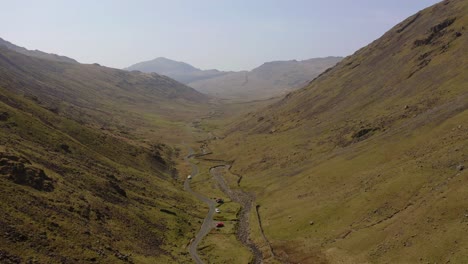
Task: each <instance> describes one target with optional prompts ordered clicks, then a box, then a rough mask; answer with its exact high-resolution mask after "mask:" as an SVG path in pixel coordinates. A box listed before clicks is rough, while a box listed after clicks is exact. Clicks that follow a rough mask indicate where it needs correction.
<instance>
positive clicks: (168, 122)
mask: <svg viewBox="0 0 468 264" xmlns="http://www.w3.org/2000/svg"><path fill="white" fill-rule="evenodd" d="M0 85H1V86H2V87H4V88H5V89H8V90H10V91H13V92H14V93H18V94H24V95H25V96H28V97H30V98H35V99H37V102H39V103H40V104H41V105H43V106H45V107H47V108H49V109H51V110H52V111H54V112H56V113H58V114H60V115H64V116H67V117H69V118H72V119H74V120H76V121H78V122H80V123H82V124H87V125H93V126H100V128H103V129H105V130H109V131H110V132H111V133H114V134H123V135H124V136H125V135H127V134H128V133H130V132H132V134H134V135H138V136H139V137H140V138H145V137H149V136H151V135H149V134H151V133H150V132H151V131H149V130H152V131H156V133H158V134H160V136H164V135H166V136H172V134H176V133H175V131H181V130H182V129H181V128H180V127H179V124H178V123H179V122H184V121H186V120H191V119H192V118H193V117H194V116H197V115H199V113H200V111H203V109H202V108H201V107H200V106H201V105H202V104H204V103H206V102H207V101H208V98H207V97H206V96H205V95H203V94H201V93H199V92H197V91H195V90H194V89H192V88H190V87H188V86H185V85H183V84H181V83H178V82H176V81H174V80H172V79H170V78H168V77H165V76H161V75H158V74H146V73H136V72H127V71H123V70H117V69H112V68H107V67H102V66H99V65H83V64H77V63H63V62H54V61H49V60H42V59H38V58H34V57H29V56H25V55H23V54H19V53H16V52H14V51H11V50H8V49H6V48H2V47H0Z"/></svg>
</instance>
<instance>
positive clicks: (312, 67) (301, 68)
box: [188, 57, 342, 99]
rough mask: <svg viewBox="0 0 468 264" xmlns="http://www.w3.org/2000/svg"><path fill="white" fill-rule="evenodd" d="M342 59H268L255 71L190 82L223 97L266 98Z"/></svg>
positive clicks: (291, 88) (191, 84)
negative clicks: (270, 60)
mask: <svg viewBox="0 0 468 264" xmlns="http://www.w3.org/2000/svg"><path fill="white" fill-rule="evenodd" d="M340 60H342V58H341V57H326V58H315V59H309V60H303V61H296V60H291V61H274V62H267V63H264V64H263V65H261V66H259V67H257V68H255V69H253V70H252V71H243V72H232V73H228V74H225V75H221V76H217V77H213V78H209V79H201V80H198V81H194V82H190V83H189V84H188V85H189V86H191V87H193V88H195V89H197V90H198V91H200V92H202V93H205V94H209V95H213V96H218V97H222V98H231V99H267V98H270V97H274V96H278V95H281V94H285V93H287V92H290V91H293V90H295V89H298V88H301V87H303V86H304V85H306V84H307V83H308V82H310V81H311V80H312V79H313V78H315V77H317V75H319V74H320V73H322V72H323V71H325V70H326V69H328V68H330V67H332V66H334V65H335V64H336V63H338V62H339V61H340Z"/></svg>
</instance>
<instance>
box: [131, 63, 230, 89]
mask: <svg viewBox="0 0 468 264" xmlns="http://www.w3.org/2000/svg"><path fill="white" fill-rule="evenodd" d="M125 70H128V71H141V72H146V73H151V72H154V73H158V74H162V75H166V76H169V77H171V78H173V79H175V80H177V81H179V82H182V83H185V84H189V83H191V82H193V81H197V80H200V79H209V78H213V77H216V76H222V75H224V74H226V72H222V71H218V70H200V69H198V68H195V67H193V66H192V65H190V64H187V63H185V62H178V61H173V60H170V59H166V58H163V57H159V58H156V59H154V60H150V61H145V62H140V63H137V64H134V65H132V66H130V67H128V68H126V69H125Z"/></svg>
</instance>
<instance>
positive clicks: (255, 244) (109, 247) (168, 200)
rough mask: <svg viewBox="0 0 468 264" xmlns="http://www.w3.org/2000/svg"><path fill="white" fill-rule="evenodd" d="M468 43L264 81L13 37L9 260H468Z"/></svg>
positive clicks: (0, 174)
mask: <svg viewBox="0 0 468 264" xmlns="http://www.w3.org/2000/svg"><path fill="white" fill-rule="evenodd" d="M467 29H468V1H466V0H449V1H443V2H441V3H439V4H436V5H434V6H431V7H428V8H426V9H424V10H421V11H419V12H417V13H416V14H414V15H413V16H411V17H409V18H407V19H405V20H404V21H402V22H401V23H399V24H397V25H396V26H395V27H393V28H392V29H390V30H389V31H388V32H386V33H385V34H383V35H382V37H380V38H379V39H377V40H375V41H373V42H372V43H370V44H369V45H367V46H365V47H363V48H361V49H360V50H358V51H356V52H355V53H354V54H353V55H351V56H348V57H346V58H344V59H342V58H336V57H329V58H321V59H311V60H306V61H281V62H269V63H265V64H263V65H261V66H260V67H258V68H256V69H254V70H252V71H248V72H247V71H245V72H220V71H216V70H211V71H203V70H200V69H197V68H195V67H193V66H190V65H188V64H186V63H182V62H174V61H171V60H168V59H164V58H158V59H156V60H154V61H151V62H147V63H142V64H139V66H138V67H141V69H147V70H148V71H150V73H146V72H141V71H133V70H131V71H126V70H119V69H113V68H108V67H103V66H100V65H98V64H80V63H78V62H76V61H75V60H73V59H69V58H67V57H60V56H58V57H57V56H56V55H53V54H48V53H46V52H41V51H30V50H26V49H24V48H21V47H18V46H16V45H14V44H11V43H9V42H7V41H3V40H2V41H1V43H3V44H0V188H1V192H0V210H1V212H2V214H1V216H0V263H15V264H16V263H67V264H68V263H71V264H75V263H76V264H78V263H112V264H113V263H193V262H195V263H197V264H200V263H210V264H211V263H214V264H221V263H222V264H224V263H239V264H241V263H242V264H244V263H255V264H260V263H265V264H270V263H271V264H277V263H306V264H309V263H310V264H312V263H313V264H315V263H323V264H335V263H337V264H338V263H359V264H360V263H468V239H466V234H467V233H468V202H467V198H468V187H467V186H468V170H467V169H466V167H467V166H468V86H467V84H468V63H467V61H468V52H467V47H468V31H467ZM335 64H336V65H335ZM333 65H334V66H333ZM146 66H148V68H146ZM152 67H154V68H158V69H159V70H160V71H164V73H165V74H157V73H152V72H151V71H152V70H151V69H152ZM328 67H332V68H330V69H328V70H325V69H326V68H328ZM145 71H146V70H145ZM319 72H321V73H319ZM166 74H167V75H170V74H173V75H174V76H179V77H178V78H186V79H185V82H187V84H184V83H182V82H181V81H177V80H174V79H172V78H171V77H168V76H165V75H166ZM174 78H175V77H174ZM304 84H305V85H304ZM197 85H198V89H200V90H202V89H205V91H206V92H207V93H210V95H216V96H219V97H226V98H231V99H242V101H240V102H239V101H237V100H220V99H216V98H213V97H211V96H208V95H205V94H204V93H201V92H200V91H197V90H195V89H194V88H192V87H190V86H193V87H196V86H197ZM301 85H304V86H302V87H300V86H301ZM284 92H287V94H286V95H283V96H281V97H278V98H273V99H271V100H261V101H258V100H254V101H249V102H243V101H244V100H245V99H246V98H251V99H258V98H266V97H269V96H271V95H272V94H276V95H278V94H281V93H284ZM267 95H268V96H267ZM216 209H217V210H216ZM206 223H208V224H206ZM194 241H197V243H199V244H197V243H195V242H194ZM194 253H195V254H194Z"/></svg>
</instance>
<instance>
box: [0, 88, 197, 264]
mask: <svg viewBox="0 0 468 264" xmlns="http://www.w3.org/2000/svg"><path fill="white" fill-rule="evenodd" d="M127 141H128V140H125V139H123V138H117V137H115V136H112V135H109V134H108V133H106V132H103V131H101V130H97V129H93V128H89V127H86V126H83V125H81V124H79V123H77V122H76V121H73V120H70V119H67V118H65V117H61V116H59V115H58V114H56V113H53V112H51V111H50V110H47V109H44V108H43V107H42V106H40V105H38V104H37V103H36V102H35V101H33V100H31V99H27V98H24V97H22V96H18V95H15V94H13V93H11V92H8V91H6V90H5V89H3V88H0V185H1V190H2V191H1V194H0V200H1V203H0V207H1V211H2V217H1V218H0V223H1V224H0V231H1V233H2V237H1V238H0V248H1V257H0V258H1V260H2V261H1V262H2V263H17V261H19V260H20V261H21V263H23V262H24V263H25V262H27V261H28V260H35V261H37V262H38V263H60V262H65V263H84V262H90V261H92V262H99V263H121V262H129V261H133V262H134V263H154V262H166V263H167V262H183V261H188V260H189V257H188V256H185V255H184V254H183V253H184V252H185V249H184V245H185V244H186V243H187V242H188V241H189V240H190V238H191V237H192V236H193V234H194V233H195V231H196V230H195V228H193V227H192V226H191V224H190V221H192V220H191V219H192V218H193V216H191V215H189V214H190V212H191V210H192V209H196V207H194V206H193V200H191V198H190V196H188V195H185V193H184V192H183V191H182V190H181V187H180V186H181V183H179V182H178V181H176V180H175V178H174V177H175V176H176V175H175V174H174V173H175V171H174V160H175V159H176V158H177V156H178V155H179V154H178V152H177V150H176V149H173V148H171V147H169V146H167V145H164V144H158V143H157V142H153V143H152V144H148V146H146V147H141V146H136V145H133V144H130V143H128V142H127Z"/></svg>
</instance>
